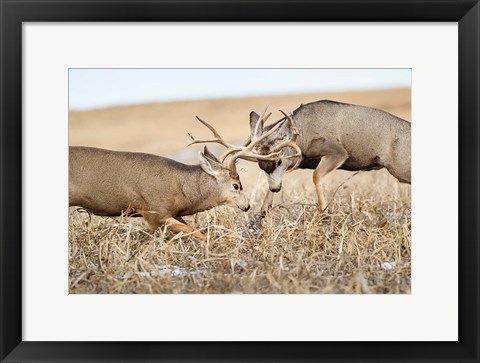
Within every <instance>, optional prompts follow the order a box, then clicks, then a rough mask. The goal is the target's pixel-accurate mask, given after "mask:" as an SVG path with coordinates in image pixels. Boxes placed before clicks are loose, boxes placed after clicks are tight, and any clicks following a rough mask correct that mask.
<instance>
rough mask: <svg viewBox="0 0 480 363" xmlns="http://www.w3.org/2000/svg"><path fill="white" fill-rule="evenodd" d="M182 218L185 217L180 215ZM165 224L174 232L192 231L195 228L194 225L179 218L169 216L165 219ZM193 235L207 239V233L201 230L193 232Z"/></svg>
mask: <svg viewBox="0 0 480 363" xmlns="http://www.w3.org/2000/svg"><path fill="white" fill-rule="evenodd" d="M180 219H182V220H183V218H181V217H180ZM165 224H166V225H167V227H168V229H169V230H171V231H172V232H174V233H179V232H183V233H192V232H193V231H194V230H195V229H194V228H193V227H190V226H189V225H188V224H185V223H182V222H180V221H179V220H178V218H167V220H166V221H165ZM193 237H195V238H198V239H205V238H206V237H205V235H204V234H203V233H201V232H195V233H193Z"/></svg>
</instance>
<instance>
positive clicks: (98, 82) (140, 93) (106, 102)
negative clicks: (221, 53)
mask: <svg viewBox="0 0 480 363" xmlns="http://www.w3.org/2000/svg"><path fill="white" fill-rule="evenodd" d="M410 86H411V69H178V68H176V69H70V70H69V108H70V109H71V110H87V109H92V108H102V107H107V106H117V105H126V104H135V103H148V102H164V101H176V100H192V99H205V98H224V97H244V96H262V95H286V94H292V93H305V92H329V91H354V90H370V89H386V88H397V87H410Z"/></svg>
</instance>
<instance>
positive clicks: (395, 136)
mask: <svg viewBox="0 0 480 363" xmlns="http://www.w3.org/2000/svg"><path fill="white" fill-rule="evenodd" d="M280 112H281V113H282V114H283V116H284V117H283V118H281V119H280V120H278V121H276V122H274V123H272V124H270V125H268V126H265V121H266V119H267V118H268V117H266V118H264V114H265V111H264V113H263V114H262V116H259V115H258V114H257V113H256V112H255V111H252V112H251V113H250V139H249V140H248V141H247V143H246V144H245V145H250V144H251V140H259V139H261V141H260V142H256V143H255V145H254V146H253V147H252V149H251V151H252V153H253V154H260V155H268V156H276V155H277V156H278V157H276V158H275V157H273V158H270V159H269V160H262V159H260V158H257V161H258V165H259V167H260V169H261V170H263V171H264V172H265V173H266V175H267V179H268V186H269V190H268V191H267V195H266V196H265V199H264V201H263V204H262V206H261V210H260V217H263V216H264V215H265V213H266V211H267V209H268V208H269V207H271V205H272V201H273V193H277V192H279V191H280V190H281V187H282V179H283V176H284V174H285V173H289V172H292V171H294V170H296V169H313V170H314V172H313V184H314V186H315V190H316V194H317V201H318V204H317V206H318V209H319V211H320V212H321V213H323V212H325V211H326V209H327V202H326V201H325V196H324V193H323V189H322V184H321V182H322V180H323V179H324V178H325V176H326V175H328V174H329V173H331V172H332V171H334V170H336V169H343V170H348V171H369V170H378V169H382V168H386V169H387V170H388V172H389V173H390V174H391V175H393V176H394V177H395V178H396V179H398V180H399V181H400V182H402V183H408V184H410V183H411V171H410V159H411V124H410V122H408V121H406V120H403V119H401V118H399V117H397V116H394V115H392V114H390V113H388V112H385V111H382V110H379V109H376V108H371V107H366V106H361V105H354V104H348V103H341V102H336V101H331V100H321V101H316V102H311V103H307V104H302V105H301V106H300V107H298V108H297V109H295V110H294V111H293V112H292V113H291V115H287V114H286V113H285V112H283V111H280ZM272 130H274V131H273V132H272ZM273 154H274V155H273ZM252 161H253V160H252Z"/></svg>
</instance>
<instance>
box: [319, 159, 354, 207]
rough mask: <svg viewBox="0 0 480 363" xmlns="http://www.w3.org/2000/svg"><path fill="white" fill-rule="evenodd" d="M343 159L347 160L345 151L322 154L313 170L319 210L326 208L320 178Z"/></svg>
mask: <svg viewBox="0 0 480 363" xmlns="http://www.w3.org/2000/svg"><path fill="white" fill-rule="evenodd" d="M345 160H347V155H346V153H339V154H332V155H325V156H322V159H321V160H320V163H319V164H318V166H317V168H316V169H315V171H314V172H313V183H314V184H315V190H316V192H317V198H318V209H319V210H320V212H324V211H325V209H327V202H326V201H325V197H324V195H323V188H322V185H321V180H322V179H323V177H324V176H325V175H327V174H328V173H330V172H332V171H333V170H335V169H337V168H338V167H339V166H341V165H342V164H343V163H344V162H345Z"/></svg>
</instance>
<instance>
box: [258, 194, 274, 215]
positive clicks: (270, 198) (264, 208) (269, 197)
mask: <svg viewBox="0 0 480 363" xmlns="http://www.w3.org/2000/svg"><path fill="white" fill-rule="evenodd" d="M272 202H273V192H272V191H271V190H270V189H268V190H267V195H265V199H264V200H263V203H262V208H261V209H260V214H261V215H265V213H266V212H267V209H268V208H270V207H271V206H272Z"/></svg>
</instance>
